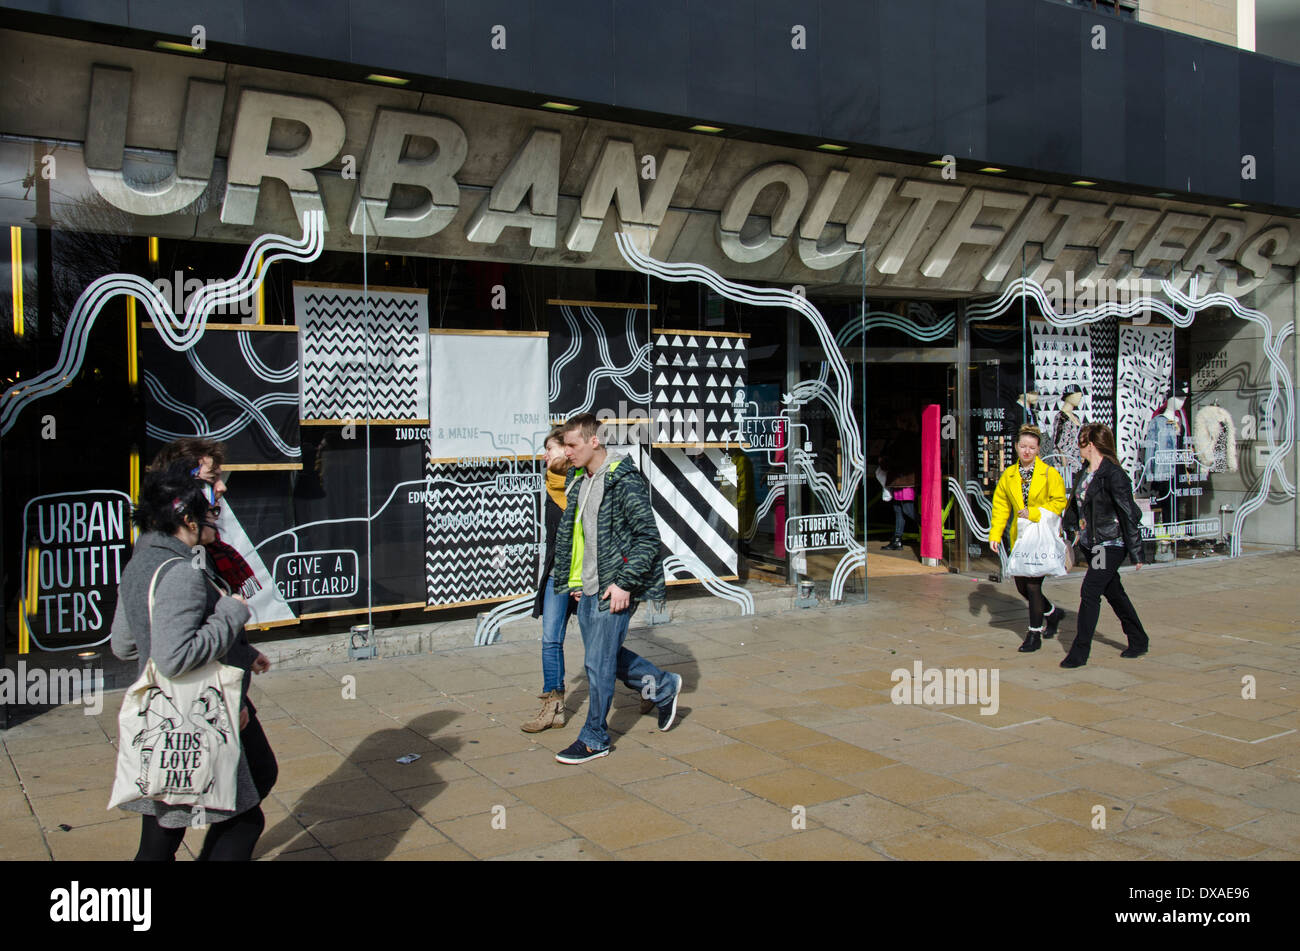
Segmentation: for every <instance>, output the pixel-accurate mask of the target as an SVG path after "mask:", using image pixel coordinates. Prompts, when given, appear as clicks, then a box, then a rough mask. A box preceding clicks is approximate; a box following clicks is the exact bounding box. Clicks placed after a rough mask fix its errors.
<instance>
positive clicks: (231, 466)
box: [221, 462, 302, 472]
mask: <svg viewBox="0 0 1300 951" xmlns="http://www.w3.org/2000/svg"><path fill="white" fill-rule="evenodd" d="M221 469H222V471H223V472H298V471H300V470H301V469H302V463H301V462H224V463H222V464H221Z"/></svg>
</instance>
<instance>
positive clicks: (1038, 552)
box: [1006, 509, 1067, 578]
mask: <svg viewBox="0 0 1300 951" xmlns="http://www.w3.org/2000/svg"><path fill="white" fill-rule="evenodd" d="M1006 573H1007V575H1008V576H1009V577H1013V578H1015V577H1020V578H1041V577H1044V576H1046V575H1052V576H1056V577H1059V576H1060V575H1063V574H1066V573H1067V570H1066V567H1065V542H1064V540H1062V538H1061V517H1060V516H1059V515H1057V514H1055V513H1053V512H1049V511H1047V510H1046V509H1040V510H1039V515H1038V521H1037V522H1031V521H1030V520H1029V519H1027V518H1018V519H1016V547H1015V548H1013V549H1011V557H1010V558H1009V559H1007V572H1006Z"/></svg>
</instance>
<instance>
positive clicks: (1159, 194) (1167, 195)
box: [1155, 192, 1174, 198]
mask: <svg viewBox="0 0 1300 951" xmlns="http://www.w3.org/2000/svg"><path fill="white" fill-rule="evenodd" d="M1155 197H1156V198H1173V197H1174V193H1173V192H1156V194H1155Z"/></svg>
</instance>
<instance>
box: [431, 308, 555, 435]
mask: <svg viewBox="0 0 1300 951" xmlns="http://www.w3.org/2000/svg"><path fill="white" fill-rule="evenodd" d="M429 358H430V365H431V366H432V367H433V372H432V373H431V374H430V376H429V458H431V459H462V460H463V459H471V458H472V459H498V458H501V457H504V456H533V455H537V454H539V453H540V452H541V451H542V440H543V439H545V438H546V434H547V432H549V431H550V417H549V403H548V397H547V382H548V381H547V375H548V362H547V361H548V357H547V351H546V334H544V333H541V334H531V333H484V332H481V331H480V332H477V333H474V332H467V331H444V330H437V331H434V332H433V333H432V334H431V335H430V337H429Z"/></svg>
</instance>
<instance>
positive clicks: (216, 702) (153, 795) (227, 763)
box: [108, 658, 244, 812]
mask: <svg viewBox="0 0 1300 951" xmlns="http://www.w3.org/2000/svg"><path fill="white" fill-rule="evenodd" d="M243 682H244V672H243V671H242V670H240V669H239V668H238V667H230V666H228V665H226V664H222V663H220V662H217V661H213V662H212V663H210V664H204V665H203V666H202V667H199V668H198V669H196V670H192V671H190V672H189V673H188V674H182V675H181V676H179V677H164V676H163V675H162V674H160V673H158V668H157V667H155V666H154V662H153V659H152V658H151V659H150V660H149V662H148V664H146V665H145V669H144V673H143V674H142V675H141V676H140V679H139V680H137V681H136V682H135V683H133V684H132V685H131V687H130V689H128V690H127V692H126V696H125V697H123V698H122V712H121V713H119V714H118V718H117V736H118V750H117V777H116V779H115V780H114V782H113V796H112V799H111V800H110V802H109V804H108V808H110V809H113V808H115V807H117V806H120V805H122V804H123V803H127V802H132V801H134V800H137V799H153V800H156V801H158V802H162V803H166V804H167V805H169V806H202V807H203V808H205V809H219V810H225V811H227V812H232V811H234V808H235V792H236V785H237V781H238V776H239V753H240V743H239V706H240V702H241V697H242V693H243Z"/></svg>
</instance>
